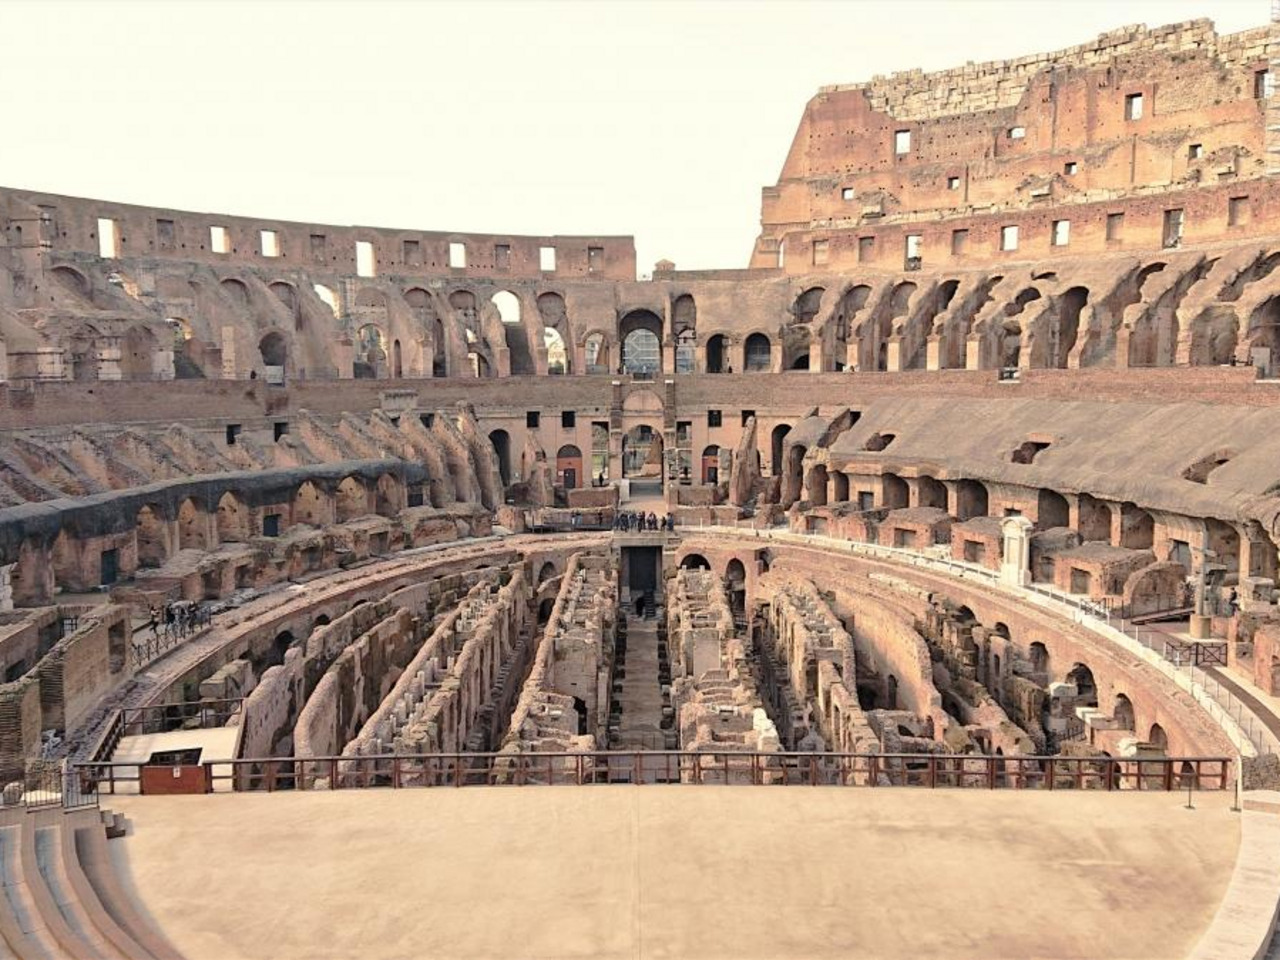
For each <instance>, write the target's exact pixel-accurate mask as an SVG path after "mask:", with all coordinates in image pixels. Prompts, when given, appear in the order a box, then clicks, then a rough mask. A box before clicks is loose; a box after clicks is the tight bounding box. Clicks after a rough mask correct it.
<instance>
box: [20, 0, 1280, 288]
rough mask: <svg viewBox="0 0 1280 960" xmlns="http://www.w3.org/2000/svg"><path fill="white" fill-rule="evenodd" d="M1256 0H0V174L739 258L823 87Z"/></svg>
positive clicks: (181, 204) (338, 218) (303, 214)
mask: <svg viewBox="0 0 1280 960" xmlns="http://www.w3.org/2000/svg"><path fill="white" fill-rule="evenodd" d="M1268 9H1269V5H1268V3H1267V0H1196V2H1187V0H1158V2H1151V0H1057V2H1049V0H971V2H970V0H951V2H938V0H892V2H879V0H850V2H843V3H841V2H834V0H831V2H817V3H805V2H798V0H795V2H787V3H772V2H763V0H758V2H744V3H740V2H731V0H719V2H714V0H711V2H703V3H677V2H646V3H629V2H623V0H597V2H586V0H581V2H576V3H550V2H539V0H523V2H517V3H505V2H498V0H491V2H472V3H466V4H456V5H455V4H450V3H445V2H443V0H441V2H411V0H400V2H390V3H380V2H369V0H366V2H353V3H340V2H336V0H334V2H303V0H295V2H280V3H269V2H254V3H248V2H245V3H240V2H229V0H223V2H218V3H209V4H205V3H199V2H195V0H168V2H165V0H150V2H145V0H144V2H137V3H123V2H119V0H111V2H104V0H96V2H92V3H83V4H81V3H73V2H69V0H42V2H40V3H33V4H24V3H20V2H17V0H0V37H2V38H3V40H2V41H0V43H2V49H0V90H3V91H4V93H3V94H2V95H0V103H2V104H3V121H4V131H3V134H0V183H2V184H4V185H5V186H12V187H25V188H30V189H38V190H45V191H50V192H56V193H66V194H72V195H77V196H88V197H102V198H107V199H112V200H119V201H125V202H131V203H141V204H151V205H155V206H167V207H175V208H179V209H186V210H197V211H206V212H218V213H229V214H246V215H250V216H262V217H265V218H279V219H288V220H303V221H312V222H319V223H337V224H363V225H373V226H387V227H410V228H413V227H416V228H422V229H430V230H458V231H481V232H506V233H531V234H554V233H563V234H575V233H603V234H634V235H635V237H636V246H637V249H638V254H639V261H638V263H639V270H640V272H641V273H647V272H648V271H649V270H650V269H651V268H652V265H653V263H654V261H656V260H658V259H660V258H663V257H666V258H668V259H671V260H674V261H675V262H676V264H677V265H678V266H680V267H682V268H686V269H694V268H707V267H743V266H746V263H747V258H748V255H749V253H750V250H751V244H752V241H753V239H754V237H755V234H756V232H757V229H758V226H759V215H760V188H761V186H763V185H765V184H769V183H773V182H775V181H776V179H777V176H778V172H779V170H780V169H781V166H782V161H783V159H784V158H785V156H786V151H787V148H788V146H789V145H790V143H791V137H792V134H793V133H794V132H795V128H796V124H797V123H798V121H799V119H800V114H801V111H802V110H803V108H804V104H805V102H806V101H807V100H808V99H809V97H810V96H812V95H813V93H814V92H815V91H816V90H817V88H818V87H819V86H821V85H823V84H831V83H852V82H856V81H860V80H865V79H869V78H870V77H871V75H872V74H875V73H888V72H891V71H894V70H906V69H910V68H912V67H922V68H924V69H926V70H931V69H941V68H945V67H950V66H956V65H959V64H962V63H964V62H965V61H966V60H989V59H996V58H1001V59H1003V58H1012V57H1017V56H1022V55H1024V54H1029V53H1035V52H1038V51H1043V50H1050V49H1056V48H1059V47H1065V46H1069V45H1071V44H1075V43H1080V42H1082V41H1084V40H1087V39H1090V38H1092V37H1093V36H1094V35H1096V34H1097V33H1099V32H1102V31H1104V30H1108V29H1112V28H1114V27H1117V26H1121V25H1125V24H1132V23H1146V24H1148V25H1150V26H1156V25H1159V24H1163V23H1172V22H1176V21H1180V20H1189V19H1194V18H1196V17H1198V16H1211V17H1213V18H1214V19H1215V20H1216V21H1217V24H1218V29H1219V31H1221V32H1226V31H1235V30H1241V29H1245V28H1247V27H1251V26H1258V25H1261V24H1263V23H1265V22H1266V21H1267V17H1268Z"/></svg>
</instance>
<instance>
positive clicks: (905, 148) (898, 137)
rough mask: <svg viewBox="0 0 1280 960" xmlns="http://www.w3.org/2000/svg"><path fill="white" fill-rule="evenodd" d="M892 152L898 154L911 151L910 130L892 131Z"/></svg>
mask: <svg viewBox="0 0 1280 960" xmlns="http://www.w3.org/2000/svg"><path fill="white" fill-rule="evenodd" d="M893 152H894V153H895V154H897V155H898V156H902V155H903V154H904V153H910V152H911V131H910V130H895V131H893Z"/></svg>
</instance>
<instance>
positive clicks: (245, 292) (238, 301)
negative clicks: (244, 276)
mask: <svg viewBox="0 0 1280 960" xmlns="http://www.w3.org/2000/svg"><path fill="white" fill-rule="evenodd" d="M221 288H222V292H223V293H225V294H226V295H227V297H228V299H230V300H231V302H232V303H234V304H235V305H236V306H237V307H247V306H248V305H249V288H248V287H246V286H245V285H244V284H243V283H241V282H240V281H239V280H234V279H230V278H228V279H226V280H223V281H222V284H221Z"/></svg>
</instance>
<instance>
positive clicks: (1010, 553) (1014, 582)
mask: <svg viewBox="0 0 1280 960" xmlns="http://www.w3.org/2000/svg"><path fill="white" fill-rule="evenodd" d="M1034 529H1035V527H1034V526H1033V525H1032V523H1031V521H1030V520H1028V519H1027V518H1026V517H1007V518H1006V519H1005V520H1004V521H1003V522H1002V523H1001V524H1000V533H1001V535H1002V536H1003V538H1004V550H1003V554H1004V555H1003V556H1002V557H1001V559H1000V582H1001V583H1003V584H1006V585H1008V586H1011V587H1022V586H1026V585H1027V584H1028V583H1030V582H1031V533H1032V531H1033V530H1034Z"/></svg>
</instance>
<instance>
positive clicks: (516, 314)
mask: <svg viewBox="0 0 1280 960" xmlns="http://www.w3.org/2000/svg"><path fill="white" fill-rule="evenodd" d="M489 299H490V301H491V302H492V303H493V305H494V306H495V307H497V308H498V316H500V317H501V318H502V322H503V323H510V324H517V323H519V322H520V298H519V297H517V296H516V295H515V294H514V293H512V292H511V291H510V290H499V291H498V292H497V293H495V294H494V295H493V296H492V297H490V298H489Z"/></svg>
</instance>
